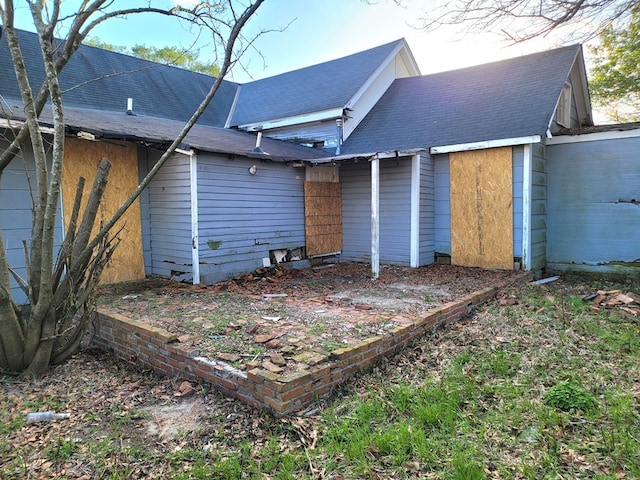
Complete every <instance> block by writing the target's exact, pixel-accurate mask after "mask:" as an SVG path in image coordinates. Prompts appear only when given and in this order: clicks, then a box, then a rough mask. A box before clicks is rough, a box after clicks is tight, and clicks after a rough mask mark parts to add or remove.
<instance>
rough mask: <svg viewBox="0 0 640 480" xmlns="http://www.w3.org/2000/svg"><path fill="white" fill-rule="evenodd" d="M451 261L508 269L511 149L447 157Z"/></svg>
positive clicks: (510, 258)
mask: <svg viewBox="0 0 640 480" xmlns="http://www.w3.org/2000/svg"><path fill="white" fill-rule="evenodd" d="M449 161H450V181H451V263H452V264H454V265H463V266H468V267H483V268H497V269H503V270H511V269H513V198H512V197H513V193H512V183H513V178H512V150H511V148H510V147H504V148H492V149H487V150H477V151H471V152H456V153H452V154H450V155H449Z"/></svg>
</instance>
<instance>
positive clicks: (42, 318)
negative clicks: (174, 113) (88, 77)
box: [0, 0, 264, 375]
mask: <svg viewBox="0 0 640 480" xmlns="http://www.w3.org/2000/svg"><path fill="white" fill-rule="evenodd" d="M263 2H264V0H251V1H247V2H245V5H241V4H240V2H238V1H234V0H224V1H205V2H199V3H197V5H195V6H194V7H193V8H185V7H179V6H178V7H174V8H172V9H167V10H162V9H157V8H153V7H151V6H150V3H151V2H147V1H139V2H130V5H131V7H130V8H127V9H120V10H117V9H114V8H113V5H114V2H113V0H84V1H82V2H79V3H80V6H79V7H78V9H77V10H76V11H74V12H73V14H72V15H69V14H68V13H65V14H63V13H62V3H63V2H62V0H53V1H48V2H46V1H44V0H27V1H25V2H24V3H26V4H27V5H28V7H29V9H30V11H31V15H32V17H33V22H34V25H35V27H36V30H37V34H38V38H39V42H40V48H41V53H42V59H43V67H44V71H45V73H46V79H45V81H44V82H43V84H42V85H33V84H31V83H30V80H29V78H28V75H27V69H26V67H25V58H24V57H23V54H22V51H21V48H20V42H19V37H18V35H17V32H16V30H15V26H14V13H15V8H14V3H16V2H14V1H13V0H2V1H0V20H1V21H2V29H3V33H4V35H5V36H6V41H7V44H8V46H9V51H10V53H11V57H12V60H13V65H14V71H15V75H16V79H17V81H18V86H19V88H20V94H21V96H22V102H23V105H24V110H25V111H24V113H25V121H24V123H23V124H22V125H21V126H20V127H19V128H16V129H15V130H13V131H12V133H11V137H10V145H9V146H8V148H6V149H5V150H4V151H3V152H1V154H0V178H1V177H2V174H3V172H4V171H5V170H6V169H7V167H8V166H9V164H10V163H11V162H12V161H13V160H14V158H15V157H16V156H18V155H20V154H21V152H22V151H23V150H25V149H26V147H27V146H29V147H30V150H31V151H32V152H33V156H34V160H35V175H34V176H35V189H34V194H33V207H32V208H33V219H32V229H31V238H30V239H29V240H28V241H26V240H25V242H24V251H25V261H26V264H27V278H25V279H22V278H20V277H19V276H18V275H17V273H16V272H15V270H14V269H12V267H11V266H10V265H9V264H8V261H7V256H6V251H5V248H4V242H3V236H2V230H1V228H2V226H0V372H2V373H9V374H19V373H23V374H29V375H39V374H42V373H43V372H45V371H46V370H47V369H48V367H49V366H50V365H51V364H56V363H60V362H63V361H64V360H65V359H67V358H68V357H69V356H70V355H72V354H73V353H74V352H75V351H77V349H78V348H79V345H80V342H81V339H82V337H83V335H84V332H85V330H86V327H87V325H88V323H89V321H90V318H91V315H92V313H93V309H94V302H93V299H94V291H95V288H96V286H97V284H98V281H99V278H100V274H101V273H102V269H103V267H104V265H105V264H106V263H107V261H108V260H109V258H110V257H111V254H112V253H113V250H114V249H115V248H116V247H117V245H118V239H117V234H118V232H117V231H114V225H115V224H116V222H117V221H118V220H119V219H120V218H121V217H122V215H123V214H124V213H125V212H126V211H127V209H128V208H129V207H130V206H131V205H132V204H133V203H134V201H135V200H136V199H137V198H138V196H139V195H140V193H141V192H142V191H143V189H144V188H145V187H146V186H147V185H148V184H149V183H150V182H151V180H152V178H153V177H154V176H155V174H156V173H157V172H158V170H159V169H160V168H162V165H163V164H164V163H165V162H166V160H167V159H168V158H169V157H170V156H171V155H172V153H173V152H174V151H175V149H176V148H177V147H178V146H179V145H180V143H181V142H182V140H183V139H184V137H185V136H186V135H187V133H188V132H189V130H190V129H191V128H192V127H193V125H194V124H195V123H196V122H197V120H198V118H199V117H200V116H201V115H202V113H203V112H204V111H205V109H206V107H207V105H209V103H210V102H211V100H212V99H213V97H214V95H215V94H216V92H217V90H218V88H219V86H220V85H221V83H222V80H223V78H224V77H225V75H226V74H227V73H228V71H229V69H230V68H231V67H232V66H233V65H234V64H235V63H236V62H237V61H238V59H239V58H240V56H241V54H242V53H243V52H244V51H245V50H246V48H248V47H249V46H250V45H251V44H252V40H251V39H246V38H244V37H243V36H242V35H241V31H242V29H243V28H244V26H245V25H246V23H247V22H248V21H249V19H250V18H251V17H252V15H253V14H254V13H255V12H256V10H257V9H258V8H259V7H260V5H261V4H262V3H263ZM136 3H137V4H138V5H136ZM131 14H157V15H165V16H171V17H175V18H177V19H182V20H185V21H188V22H191V23H192V24H193V25H195V27H196V28H198V29H201V30H203V31H206V32H208V33H209V34H210V35H211V36H212V38H213V45H214V46H215V47H214V50H215V51H214V52H213V53H214V54H221V56H222V58H221V59H218V61H219V65H220V74H219V75H218V77H217V79H216V80H215V82H213V85H212V86H211V88H210V90H209V92H208V93H207V95H206V96H205V98H204V100H203V101H202V103H201V104H200V106H199V107H198V108H197V110H196V111H195V112H194V113H193V115H192V117H191V118H190V119H189V121H188V122H187V123H186V124H185V125H184V127H183V129H182V130H181V132H180V133H179V135H178V136H177V137H176V138H175V140H174V141H173V142H172V143H171V146H170V147H169V148H168V149H167V150H166V151H165V152H164V153H163V155H162V156H161V158H160V160H159V161H158V162H157V163H156V164H155V165H154V167H153V168H152V169H151V170H150V172H149V174H148V175H147V176H146V177H145V178H144V179H143V180H142V182H140V184H139V185H138V187H137V188H136V190H135V191H134V192H133V193H132V194H131V195H130V196H129V198H128V199H127V200H126V201H125V202H124V203H123V205H122V206H121V207H120V208H119V209H118V210H117V211H116V213H115V214H114V215H113V217H112V218H110V219H109V220H108V221H106V222H105V223H104V224H102V225H100V226H99V232H98V233H97V234H95V235H92V231H93V230H94V224H95V222H96V217H97V212H98V207H99V205H100V201H101V198H102V195H103V193H104V190H105V187H106V185H107V182H108V174H109V168H110V163H109V162H108V160H106V159H104V160H103V161H102V162H101V164H100V166H99V168H98V171H97V173H96V179H95V182H94V184H93V187H92V189H91V192H90V195H89V198H88V200H87V202H86V207H85V208H84V211H83V212H82V213H81V211H80V210H81V209H80V204H81V201H82V192H83V183H84V180H83V179H80V182H79V185H78V188H77V191H76V192H77V193H76V197H75V202H74V207H73V209H72V212H71V214H70V218H69V222H68V225H67V228H66V230H65V237H64V239H63V242H62V245H61V246H60V248H59V249H58V251H57V254H56V249H55V247H54V231H55V224H56V218H57V216H58V215H59V211H58V205H59V197H60V189H61V175H62V165H63V162H64V138H65V121H64V106H63V101H62V92H61V90H60V86H59V82H58V78H59V75H60V73H61V72H62V71H63V70H64V68H65V66H66V65H67V64H68V62H69V60H70V59H71V58H72V56H73V54H74V53H75V52H76V51H77V49H78V47H79V46H80V45H81V44H82V42H83V41H84V40H85V38H86V37H87V35H88V34H89V33H90V32H91V31H92V29H93V28H95V27H96V26H97V25H99V24H101V23H102V22H105V21H107V20H109V19H112V18H115V17H121V16H123V15H131ZM63 22H67V23H69V26H68V29H67V30H66V34H65V35H64V37H63V38H62V39H61V41H60V40H59V39H56V37H55V36H54V33H55V32H57V31H58V30H59V29H60V26H61V24H62V23H63ZM47 102H50V105H51V108H52V112H53V133H51V132H50V131H48V130H47V131H45V130H44V129H43V128H42V127H41V126H40V123H39V116H40V114H41V112H42V110H43V108H44V106H45V104H46V103H47ZM49 144H50V146H49ZM12 276H13V277H14V278H15V279H16V280H17V281H18V282H19V283H20V285H21V287H22V288H23V290H24V291H25V293H26V294H27V297H28V301H29V306H28V308H23V307H22V306H20V305H18V304H17V303H16V301H14V299H13V298H12V295H11V289H10V280H11V278H12Z"/></svg>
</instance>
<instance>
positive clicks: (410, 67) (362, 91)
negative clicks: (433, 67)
mask: <svg viewBox="0 0 640 480" xmlns="http://www.w3.org/2000/svg"><path fill="white" fill-rule="evenodd" d="M403 50H404V53H405V54H406V57H407V58H408V59H409V64H408V65H407V70H409V71H411V73H412V75H414V76H417V75H420V69H419V68H418V64H417V63H416V61H415V59H414V58H413V55H412V54H411V51H410V50H409V47H408V46H407V44H406V41H405V40H404V39H403V40H402V42H400V43H399V44H398V46H397V47H396V48H394V49H393V52H391V53H390V54H389V56H388V57H387V58H386V59H385V61H384V62H382V63H380V65H378V68H376V69H375V71H374V72H373V73H372V74H371V76H370V77H369V78H368V79H367V81H366V82H364V83H363V84H362V86H361V87H360V88H359V89H358V91H357V92H356V93H355V95H354V96H353V97H351V99H350V100H349V101H348V102H347V104H346V105H345V108H349V109H353V108H354V107H355V105H356V103H358V101H359V100H360V98H362V96H363V95H364V94H365V93H366V92H367V90H369V88H371V85H372V84H373V83H374V82H375V81H376V80H377V79H378V77H379V76H380V74H381V73H382V72H383V71H384V69H385V68H387V65H389V63H391V62H392V61H395V58H396V57H397V56H398V54H399V53H400V52H402V51H403Z"/></svg>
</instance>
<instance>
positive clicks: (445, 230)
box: [434, 155, 451, 255]
mask: <svg viewBox="0 0 640 480" xmlns="http://www.w3.org/2000/svg"><path fill="white" fill-rule="evenodd" d="M449 173H450V170H449V155H436V157H435V159H434V182H435V186H434V214H435V230H434V234H435V250H436V252H437V253H443V254H446V255H451V183H450V182H449Z"/></svg>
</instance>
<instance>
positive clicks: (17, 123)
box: [0, 118, 55, 135]
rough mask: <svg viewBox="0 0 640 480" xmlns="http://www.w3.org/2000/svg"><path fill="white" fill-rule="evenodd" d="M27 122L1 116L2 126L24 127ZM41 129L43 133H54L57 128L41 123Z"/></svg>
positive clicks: (0, 124)
mask: <svg viewBox="0 0 640 480" xmlns="http://www.w3.org/2000/svg"><path fill="white" fill-rule="evenodd" d="M24 124H25V122H24V121H23V120H8V119H6V118H0V128H22V126H23V125H24ZM40 131H41V132H42V133H49V134H52V135H53V134H54V133H55V130H54V129H53V128H51V127H43V126H42V125H40Z"/></svg>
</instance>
